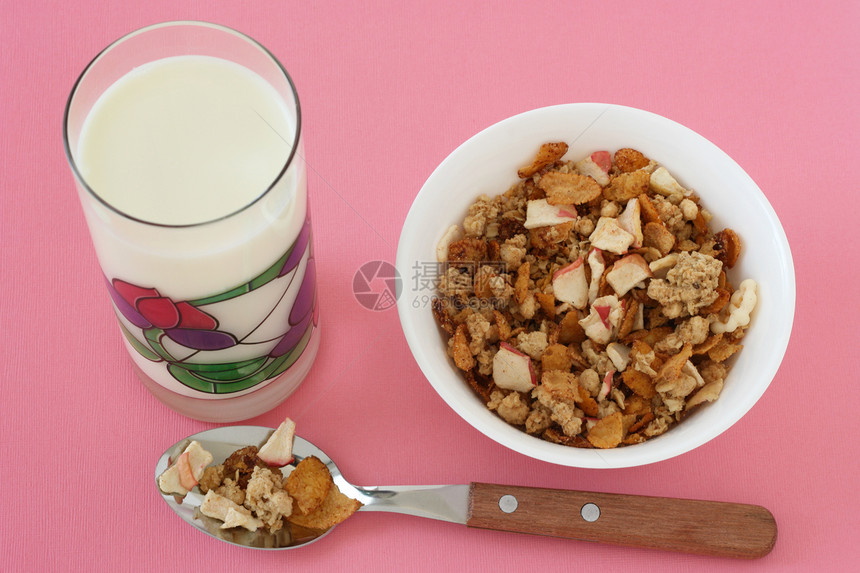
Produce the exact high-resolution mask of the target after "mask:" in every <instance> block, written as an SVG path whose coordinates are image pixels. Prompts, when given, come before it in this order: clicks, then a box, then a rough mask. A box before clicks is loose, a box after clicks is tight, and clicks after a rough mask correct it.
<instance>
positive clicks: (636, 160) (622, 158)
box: [615, 147, 648, 173]
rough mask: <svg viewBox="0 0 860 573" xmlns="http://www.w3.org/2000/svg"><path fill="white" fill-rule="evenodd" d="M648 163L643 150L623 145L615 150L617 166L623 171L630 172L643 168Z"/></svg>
mask: <svg viewBox="0 0 860 573" xmlns="http://www.w3.org/2000/svg"><path fill="white" fill-rule="evenodd" d="M647 165H648V158H647V157H645V156H644V155H643V154H642V153H641V152H639V151H636V150H635V149H631V148H629V147H623V148H621V149H619V150H618V151H616V152H615V166H616V167H617V168H618V170H619V171H621V172H622V173H629V172H631V171H636V170H637V169H642V168H643V167H646V166H647Z"/></svg>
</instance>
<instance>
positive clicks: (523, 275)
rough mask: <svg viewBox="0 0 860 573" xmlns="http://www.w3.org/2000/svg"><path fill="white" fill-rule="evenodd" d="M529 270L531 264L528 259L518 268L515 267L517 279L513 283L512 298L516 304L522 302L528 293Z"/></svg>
mask: <svg viewBox="0 0 860 573" xmlns="http://www.w3.org/2000/svg"><path fill="white" fill-rule="evenodd" d="M530 270H531V265H530V264H529V262H528V261H526V262H524V263H523V264H521V265H520V268H519V269H517V280H516V282H515V283H514V300H515V301H517V304H522V303H523V302H525V300H526V297H527V296H528V294H529V272H530Z"/></svg>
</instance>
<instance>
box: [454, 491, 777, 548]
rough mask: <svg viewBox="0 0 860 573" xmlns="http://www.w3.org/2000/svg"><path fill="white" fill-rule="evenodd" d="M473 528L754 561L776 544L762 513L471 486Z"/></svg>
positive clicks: (688, 502) (687, 502) (689, 502)
mask: <svg viewBox="0 0 860 573" xmlns="http://www.w3.org/2000/svg"><path fill="white" fill-rule="evenodd" d="M466 525H468V526H469V527H477V528H481V529H495V530H499V531H512V532H517V533H532V534H535V535H548V536H553V537H567V538H570V539H580V540H584V541H598V542H602V543H614V544H617V545H628V546H631V547H648V548H652V549H663V550H667V551H680V552H684V553H698V554H702V555H714V556H722V557H739V558H744V559H756V558H759V557H763V556H765V555H767V554H768V553H769V552H770V550H771V549H773V545H774V543H775V542H776V521H775V520H774V518H773V515H772V514H771V513H770V512H769V511H768V510H767V509H765V508H763V507H761V506H758V505H746V504H739V503H725V502H718V501H700V500H693V499H673V498H667V497H646V496H636V495H621V494H612V493H591V492H584V491H570V490H558V489H542V488H530V487H515V486H506V485H494V484H484V483H472V484H471V488H470V492H469V517H468V520H467V522H466Z"/></svg>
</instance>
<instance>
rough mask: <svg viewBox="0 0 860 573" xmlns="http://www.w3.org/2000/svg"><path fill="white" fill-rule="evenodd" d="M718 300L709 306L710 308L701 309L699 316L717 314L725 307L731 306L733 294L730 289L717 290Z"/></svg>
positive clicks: (718, 288)
mask: <svg viewBox="0 0 860 573" xmlns="http://www.w3.org/2000/svg"><path fill="white" fill-rule="evenodd" d="M716 292H717V299H716V300H715V301H714V302H712V303H711V304H709V305H708V306H705V307H702V308H700V309H699V314H701V315H702V316H707V315H709V314H717V313H718V312H720V311H721V310H723V307H724V306H726V305H727V304H729V301H730V300H731V298H732V293H731V291H729V289H726V288H720V287H717V288H716Z"/></svg>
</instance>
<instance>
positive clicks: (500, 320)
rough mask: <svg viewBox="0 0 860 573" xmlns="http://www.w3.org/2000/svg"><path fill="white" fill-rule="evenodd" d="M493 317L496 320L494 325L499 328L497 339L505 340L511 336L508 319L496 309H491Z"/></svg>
mask: <svg viewBox="0 0 860 573" xmlns="http://www.w3.org/2000/svg"><path fill="white" fill-rule="evenodd" d="M493 319H494V320H495V322H496V327H498V329H499V340H502V341H506V340H508V339H509V338H510V337H511V325H510V324H509V323H508V320H507V319H506V318H505V315H503V314H502V313H501V312H499V311H498V310H494V311H493Z"/></svg>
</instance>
